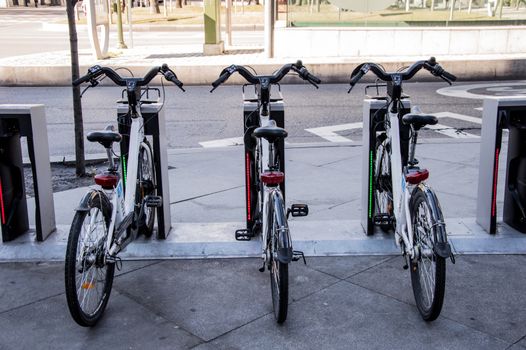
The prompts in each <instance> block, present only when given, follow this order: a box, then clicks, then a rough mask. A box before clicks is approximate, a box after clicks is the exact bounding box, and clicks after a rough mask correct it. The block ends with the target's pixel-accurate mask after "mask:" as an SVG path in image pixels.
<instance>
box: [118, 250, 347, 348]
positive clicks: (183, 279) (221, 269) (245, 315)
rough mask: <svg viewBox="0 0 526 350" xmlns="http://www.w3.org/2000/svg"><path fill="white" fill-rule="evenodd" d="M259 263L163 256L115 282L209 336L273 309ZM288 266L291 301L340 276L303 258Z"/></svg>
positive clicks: (267, 278)
mask: <svg viewBox="0 0 526 350" xmlns="http://www.w3.org/2000/svg"><path fill="white" fill-rule="evenodd" d="M260 266H261V265H260V260H259V259H236V260H231V259H223V260H203V261H199V262H196V261H193V260H188V261H177V262H164V263H161V264H158V265H155V266H152V267H151V268H144V269H141V270H139V271H137V272H136V273H134V274H133V275H126V276H123V278H121V279H119V280H118V282H116V283H115V288H116V289H117V290H120V291H125V293H126V294H127V295H130V296H132V298H134V299H136V300H141V302H142V303H144V304H145V305H148V307H149V308H151V309H152V310H154V312H155V313H158V314H160V315H163V316H164V317H166V318H168V319H170V320H173V321H174V322H175V323H177V324H181V325H182V327H183V328H184V329H186V330H189V331H190V332H191V333H193V334H196V335H198V336H199V337H200V338H202V339H205V340H210V339H213V338H216V337H218V336H220V335H222V334H224V333H227V332H229V331H231V330H232V329H235V328H238V327H241V326H243V325H244V324H246V323H249V322H252V321H254V320H256V319H259V318H261V317H264V316H265V315H269V314H271V313H272V298H271V293H270V283H269V273H268V272H265V273H260V272H259V271H258V268H259V267H260ZM289 271H290V286H289V288H290V289H289V290H290V299H291V301H294V300H295V299H300V298H302V297H304V296H306V295H309V294H312V293H314V292H316V291H318V290H320V289H322V288H324V287H325V286H327V285H330V284H332V283H334V282H335V281H337V279H336V278H334V277H331V276H329V275H327V274H324V273H320V272H317V271H314V270H312V269H309V268H307V267H304V266H303V265H302V264H299V263H297V264H293V265H291V267H290V269H289ZM218 306H220V307H218ZM272 317H274V316H273V315H272Z"/></svg>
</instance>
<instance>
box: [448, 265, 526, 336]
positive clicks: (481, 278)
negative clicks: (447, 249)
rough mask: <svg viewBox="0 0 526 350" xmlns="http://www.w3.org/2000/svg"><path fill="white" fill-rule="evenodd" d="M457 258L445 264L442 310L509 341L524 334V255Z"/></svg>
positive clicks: (450, 316)
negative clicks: (455, 262) (444, 297)
mask: <svg viewBox="0 0 526 350" xmlns="http://www.w3.org/2000/svg"><path fill="white" fill-rule="evenodd" d="M457 261H458V262H457V264H456V265H451V264H448V268H449V269H448V277H447V290H446V302H445V305H444V310H443V314H444V315H445V316H446V317H449V318H452V319H455V320H457V321H459V322H462V323H464V324H466V325H468V326H470V327H473V328H476V329H479V330H481V331H483V332H485V333H488V334H492V335H494V336H496V337H499V338H501V339H504V340H507V341H509V342H515V341H517V340H518V339H520V338H521V337H523V336H524V335H526V299H525V298H524V290H526V279H525V278H524V276H526V255H465V256H462V257H460V259H457ZM504 286H505V288H504Z"/></svg>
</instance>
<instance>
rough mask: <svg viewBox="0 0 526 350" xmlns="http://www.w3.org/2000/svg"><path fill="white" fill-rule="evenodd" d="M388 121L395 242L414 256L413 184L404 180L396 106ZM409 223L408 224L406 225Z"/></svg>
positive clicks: (387, 132)
mask: <svg viewBox="0 0 526 350" xmlns="http://www.w3.org/2000/svg"><path fill="white" fill-rule="evenodd" d="M392 103H394V104H397V103H399V100H397V99H394V100H393V101H392ZM387 117H388V119H389V123H387V125H386V127H385V131H386V134H387V137H388V140H389V144H390V146H391V147H390V148H391V154H390V157H389V159H390V162H391V164H390V166H391V181H392V189H393V210H394V215H395V218H396V228H395V237H396V242H397V244H398V243H399V241H398V237H400V238H401V239H402V240H403V242H404V246H405V247H404V249H405V253H407V254H408V255H409V256H410V257H411V258H414V257H415V251H414V246H413V228H412V226H411V224H410V223H411V213H410V210H409V200H410V199H411V193H410V189H411V190H412V189H413V188H414V186H412V185H409V186H408V184H407V182H406V180H405V172H406V170H405V167H404V166H403V165H402V149H401V140H400V124H399V113H398V108H395V109H394V110H393V109H389V110H388V112H387ZM408 223H409V225H408Z"/></svg>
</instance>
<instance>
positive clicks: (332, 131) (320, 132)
mask: <svg viewBox="0 0 526 350" xmlns="http://www.w3.org/2000/svg"><path fill="white" fill-rule="evenodd" d="M362 127H363V123H362V122H357V123H349V124H340V125H331V126H322V127H319V128H310V129H305V131H308V132H310V133H312V134H314V135H317V136H319V137H321V138H324V139H325V140H327V141H330V142H352V140H351V139H349V138H347V137H343V136H340V135H338V134H336V131H343V130H353V129H361V128H362Z"/></svg>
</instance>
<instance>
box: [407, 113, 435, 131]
mask: <svg viewBox="0 0 526 350" xmlns="http://www.w3.org/2000/svg"><path fill="white" fill-rule="evenodd" d="M402 122H403V123H404V124H412V125H413V128H415V129H416V130H418V129H420V128H422V127H424V126H426V125H435V124H436V123H438V118H437V117H435V116H434V115H429V114H421V113H418V114H416V113H409V114H406V115H404V116H403V117H402Z"/></svg>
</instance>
